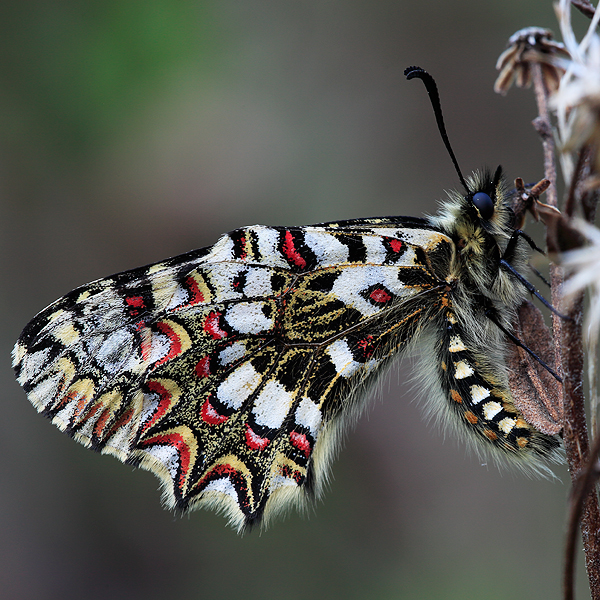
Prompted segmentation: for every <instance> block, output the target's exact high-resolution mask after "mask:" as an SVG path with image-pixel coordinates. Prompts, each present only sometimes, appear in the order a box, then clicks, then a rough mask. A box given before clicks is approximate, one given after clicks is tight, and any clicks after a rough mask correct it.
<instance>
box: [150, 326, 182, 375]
mask: <svg viewBox="0 0 600 600" xmlns="http://www.w3.org/2000/svg"><path fill="white" fill-rule="evenodd" d="M156 328H157V329H158V330H159V331H160V332H161V333H162V334H164V335H166V336H167V337H168V338H169V352H168V353H167V355H166V356H163V357H162V358H161V359H160V360H157V361H156V364H155V365H154V366H155V367H158V366H159V365H162V364H163V363H165V362H167V361H168V360H171V359H172V358H175V357H176V356H178V355H179V354H181V338H180V337H179V335H178V334H177V333H176V332H175V331H174V330H173V328H172V327H171V326H170V325H169V324H168V323H165V322H164V321H159V322H158V323H156Z"/></svg>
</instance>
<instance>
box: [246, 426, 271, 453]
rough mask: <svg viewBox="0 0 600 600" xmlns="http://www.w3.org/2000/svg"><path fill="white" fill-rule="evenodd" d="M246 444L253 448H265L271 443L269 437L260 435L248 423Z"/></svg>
mask: <svg viewBox="0 0 600 600" xmlns="http://www.w3.org/2000/svg"><path fill="white" fill-rule="evenodd" d="M246 444H247V445H248V447H249V448H252V450H264V449H265V448H266V447H267V446H268V445H269V439H268V438H263V437H260V436H259V435H257V434H256V433H254V431H252V429H251V427H250V425H248V424H246Z"/></svg>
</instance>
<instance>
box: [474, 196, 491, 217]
mask: <svg viewBox="0 0 600 600" xmlns="http://www.w3.org/2000/svg"><path fill="white" fill-rule="evenodd" d="M473 204H474V205H475V208H476V209H477V210H478V211H479V216H480V217H481V218H482V219H484V220H485V221H489V220H490V219H491V218H492V216H493V215H494V203H493V202H492V199H491V198H490V197H489V196H488V195H487V194H486V193H484V192H477V193H476V194H475V195H474V196H473Z"/></svg>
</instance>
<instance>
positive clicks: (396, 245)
mask: <svg viewBox="0 0 600 600" xmlns="http://www.w3.org/2000/svg"><path fill="white" fill-rule="evenodd" d="M390 248H391V249H392V252H400V250H402V242H401V241H400V240H397V239H395V238H390Z"/></svg>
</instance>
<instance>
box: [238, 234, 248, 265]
mask: <svg viewBox="0 0 600 600" xmlns="http://www.w3.org/2000/svg"><path fill="white" fill-rule="evenodd" d="M237 244H238V248H239V251H240V254H239V257H240V260H246V258H247V256H248V253H247V252H246V236H245V235H242V236H241V237H240V238H239V240H238V241H237Z"/></svg>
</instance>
